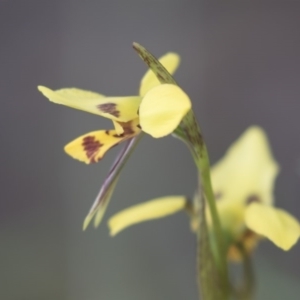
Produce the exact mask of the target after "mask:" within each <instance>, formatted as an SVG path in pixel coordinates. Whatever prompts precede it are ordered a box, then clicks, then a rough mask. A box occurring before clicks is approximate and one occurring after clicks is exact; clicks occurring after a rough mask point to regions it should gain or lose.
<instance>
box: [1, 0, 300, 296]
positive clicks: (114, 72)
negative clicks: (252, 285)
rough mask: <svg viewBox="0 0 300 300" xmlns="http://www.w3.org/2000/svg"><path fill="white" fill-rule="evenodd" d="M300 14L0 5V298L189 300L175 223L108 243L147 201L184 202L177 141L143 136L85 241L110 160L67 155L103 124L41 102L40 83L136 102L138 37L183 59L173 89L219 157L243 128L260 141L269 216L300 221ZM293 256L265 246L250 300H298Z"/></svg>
mask: <svg viewBox="0 0 300 300" xmlns="http://www.w3.org/2000/svg"><path fill="white" fill-rule="evenodd" d="M299 13H300V4H299V2H297V1H274V2H273V1H260V2H259V3H258V2H256V1H253V2H250V1H243V2H240V1H232V2H230V4H227V5H225V4H224V3H223V1H213V3H211V4H208V2H205V1H175V0H169V1H167V0H164V1H155V0H152V1H131V0H127V1H110V2H109V1H96V0H95V1H74V0H73V1H71V0H52V1H40V0H27V1H21V0H19V1H17V0H10V1H8V0H7V1H3V0H2V1H0V99H1V100H0V101H1V103H2V105H1V109H0V114H1V117H0V122H1V123H0V124H1V130H0V134H1V144H2V147H1V150H0V151H1V190H0V193H1V202H0V206H1V209H0V241H1V246H0V260H1V268H0V298H1V299H4V300H19V299H22V300H23V299H24V300H26V299H28V300H35V299H46V300H47V299H49V300H50V299H67V300H82V299H87V300H96V299H124V300H125V299H130V300H135V299H136V300H138V299H145V300H147V299H149V300H150V299H174V300H176V299H178V300H179V299H197V287H196V281H195V273H196V271H195V255H196V254H195V238H194V236H193V235H192V234H191V233H190V231H189V225H188V222H187V218H186V216H185V215H184V214H178V215H174V216H172V217H169V218H166V219H162V220H159V221H157V222H151V223H144V224H142V225H140V226H136V227H133V228H131V229H130V230H126V231H124V232H123V233H122V234H120V235H119V236H117V237H115V238H113V239H112V238H110V237H109V235H108V229H107V226H106V221H107V219H108V217H109V216H111V215H112V214H114V213H115V212H117V211H119V210H121V209H123V208H125V207H128V206H130V205H133V204H135V203H139V202H141V201H145V200H148V199H151V198H154V197H158V196H164V195H170V194H187V195H192V194H193V191H194V188H195V185H196V171H195V167H194V165H193V162H192V160H191V158H190V155H189V153H188V151H187V149H186V148H185V146H184V145H183V144H182V143H180V142H179V141H177V140H175V139H173V138H171V137H168V138H165V139H160V140H154V139H152V138H150V137H146V138H144V139H143V140H142V141H141V143H140V144H139V146H138V148H137V149H136V151H135V152H134V154H133V156H132V157H131V159H130V160H129V162H128V164H127V165H126V168H125V169H124V171H123V172H122V176H121V180H120V181H119V184H118V186H117V189H116V191H115V194H114V196H113V199H112V201H111V205H110V206H109V208H108V210H107V213H106V215H105V219H104V222H103V223H102V225H101V226H100V228H99V229H97V230H94V229H93V228H92V227H90V228H88V230H87V231H86V232H82V230H81V228H82V222H83V219H84V217H85V215H86V213H87V212H88V210H89V208H90V206H91V204H92V202H93V200H94V198H95V196H96V194H97V192H98V190H99V188H100V185H101V183H102V182H103V180H104V178H105V176H106V174H107V172H108V170H109V166H110V165H111V163H112V161H113V159H114V156H115V155H116V154H117V152H118V151H119V150H120V148H118V147H117V148H115V149H114V150H113V151H111V152H110V153H109V154H107V155H106V156H105V158H104V159H103V161H102V162H101V163H99V164H96V165H92V166H87V165H85V164H82V163H80V162H78V161H75V160H73V159H71V158H70V157H68V156H67V155H66V154H65V153H64V152H63V146H64V145H65V144H66V143H67V142H69V141H71V140H72V139H74V138H76V137H77V136H79V135H82V134H84V133H87V132H89V131H93V130H97V129H102V128H110V126H111V125H110V122H109V121H108V120H105V119H103V118H99V117H97V116H94V115H90V114H87V113H83V112H81V111H76V110H72V109H69V108H67V107H62V106H58V105H54V104H51V103H50V102H49V101H47V100H46V99H45V98H44V97H43V96H42V95H41V94H40V93H38V91H37V89H36V86H37V85H38V84H42V85H46V86H48V87H50V88H53V89H57V88H61V87H72V86H74V87H78V88H83V89H88V90H92V91H97V92H100V93H102V94H105V95H135V94H136V93H137V91H138V87H139V80H140V78H141V77H142V75H143V74H144V72H145V71H146V67H145V65H144V63H143V62H142V61H141V60H140V59H139V57H138V56H137V55H136V53H135V52H134V51H133V50H132V47H131V44H132V42H133V41H137V42H139V43H141V44H142V45H144V46H145V47H147V48H148V49H149V50H150V51H151V52H152V53H153V54H155V55H156V56H161V55H163V54H164V53H166V52H167V51H175V52H178V53H179V54H180V55H181V58H182V64H181V66H180V68H179V70H178V72H177V73H176V80H177V81H178V82H179V84H180V85H181V87H182V88H183V89H184V90H185V91H186V92H187V93H188V94H189V95H190V97H191V99H192V101H193V106H194V110H195V112H196V115H197V117H198V120H199V123H200V125H201V127H202V130H203V133H204V136H205V139H206V141H207V144H208V148H209V151H210V156H211V161H212V163H214V162H215V161H216V160H218V159H219V158H220V157H222V155H223V154H224V152H225V151H226V149H227V147H228V146H229V145H230V144H231V143H232V142H233V141H234V140H235V139H236V138H238V136H239V135H240V134H241V133H242V132H243V131H244V130H245V129H246V128H247V127H248V126H250V125H252V124H258V125H260V126H262V127H263V128H264V129H265V130H266V131H267V133H268V135H269V138H270V143H271V145H272V148H273V151H274V155H275V157H276V159H277V160H278V162H279V164H280V165H281V172H280V175H279V177H278V179H277V182H276V189H275V195H276V202H277V204H278V206H280V207H284V208H285V209H287V210H289V211H290V212H292V213H293V214H294V215H295V216H296V217H298V219H300V204H299V200H300V184H299V181H300V138H299V133H300V130H299V129H300V118H299V109H300V103H299V95H300V84H299V82H300V57H299V55H300V54H299V53H300V35H299V27H300V18H299ZM299 253H300V245H299V244H298V245H297V246H296V247H294V248H293V249H292V250H291V251H290V252H288V253H284V252H283V251H281V250H279V249H277V248H276V247H275V246H273V245H272V244H271V243H269V242H267V241H266V242H263V243H261V244H260V246H259V248H258V250H257V251H256V253H255V257H254V262H255V267H256V276H257V280H258V289H257V297H256V299H261V300H262V299H284V298H286V299H297V298H298V296H297V295H299V292H300V287H299V279H300V260H299Z"/></svg>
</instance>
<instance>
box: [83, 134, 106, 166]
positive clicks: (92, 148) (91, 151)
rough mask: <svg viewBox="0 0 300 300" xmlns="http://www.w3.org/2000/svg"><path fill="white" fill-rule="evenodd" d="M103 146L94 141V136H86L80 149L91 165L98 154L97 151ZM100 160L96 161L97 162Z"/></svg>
mask: <svg viewBox="0 0 300 300" xmlns="http://www.w3.org/2000/svg"><path fill="white" fill-rule="evenodd" d="M102 146H103V144H101V143H100V142H99V141H97V140H96V139H95V137H94V136H91V135H89V136H86V137H85V138H84V139H83V141H82V147H83V149H84V151H85V153H86V156H87V158H88V159H89V160H90V162H91V163H95V162H96V160H95V156H96V154H97V153H98V151H99V149H100V148H101V147H102ZM99 160H100V158H99V159H98V161H99Z"/></svg>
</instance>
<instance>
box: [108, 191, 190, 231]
mask: <svg viewBox="0 0 300 300" xmlns="http://www.w3.org/2000/svg"><path fill="white" fill-rule="evenodd" d="M185 205H186V198H185V197H184V196H168V197H163V198H157V199H154V200H150V201H148V202H145V203H142V204H138V205H135V206H132V207H130V208H127V209H125V210H123V211H121V212H119V213H117V214H116V215H114V216H113V217H112V218H110V220H109V221H108V226H109V229H110V234H111V235H112V236H114V235H116V234H117V233H119V232H120V231H122V230H124V229H125V228H127V227H129V226H132V225H134V224H138V223H141V222H145V221H149V220H154V219H159V218H163V217H166V216H169V215H172V214H174V213H176V212H178V211H180V210H182V209H184V207H185Z"/></svg>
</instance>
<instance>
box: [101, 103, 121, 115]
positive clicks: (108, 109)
mask: <svg viewBox="0 0 300 300" xmlns="http://www.w3.org/2000/svg"><path fill="white" fill-rule="evenodd" d="M97 108H98V109H100V110H101V111H102V112H104V113H108V114H110V115H113V116H114V117H116V118H118V117H120V112H119V111H118V110H117V109H116V108H117V104H116V103H104V104H100V105H98V106H97Z"/></svg>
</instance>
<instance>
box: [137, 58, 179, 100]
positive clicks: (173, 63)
mask: <svg viewBox="0 0 300 300" xmlns="http://www.w3.org/2000/svg"><path fill="white" fill-rule="evenodd" d="M159 62H160V63H161V64H162V65H163V66H164V67H165V68H166V70H167V71H168V72H169V73H170V74H171V75H173V74H174V73H175V71H176V70H177V68H178V66H179V63H180V56H179V55H178V54H176V53H172V52H170V53H167V54H165V55H164V56H162V57H161V58H160V59H159ZM157 85H160V82H159V81H158V79H157V77H156V76H155V74H154V73H153V71H152V70H148V71H147V72H146V74H145V75H144V76H143V78H142V80H141V85H140V96H141V97H143V96H145V94H146V93H147V92H148V91H150V90H151V89H152V88H154V87H155V86H157Z"/></svg>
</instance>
